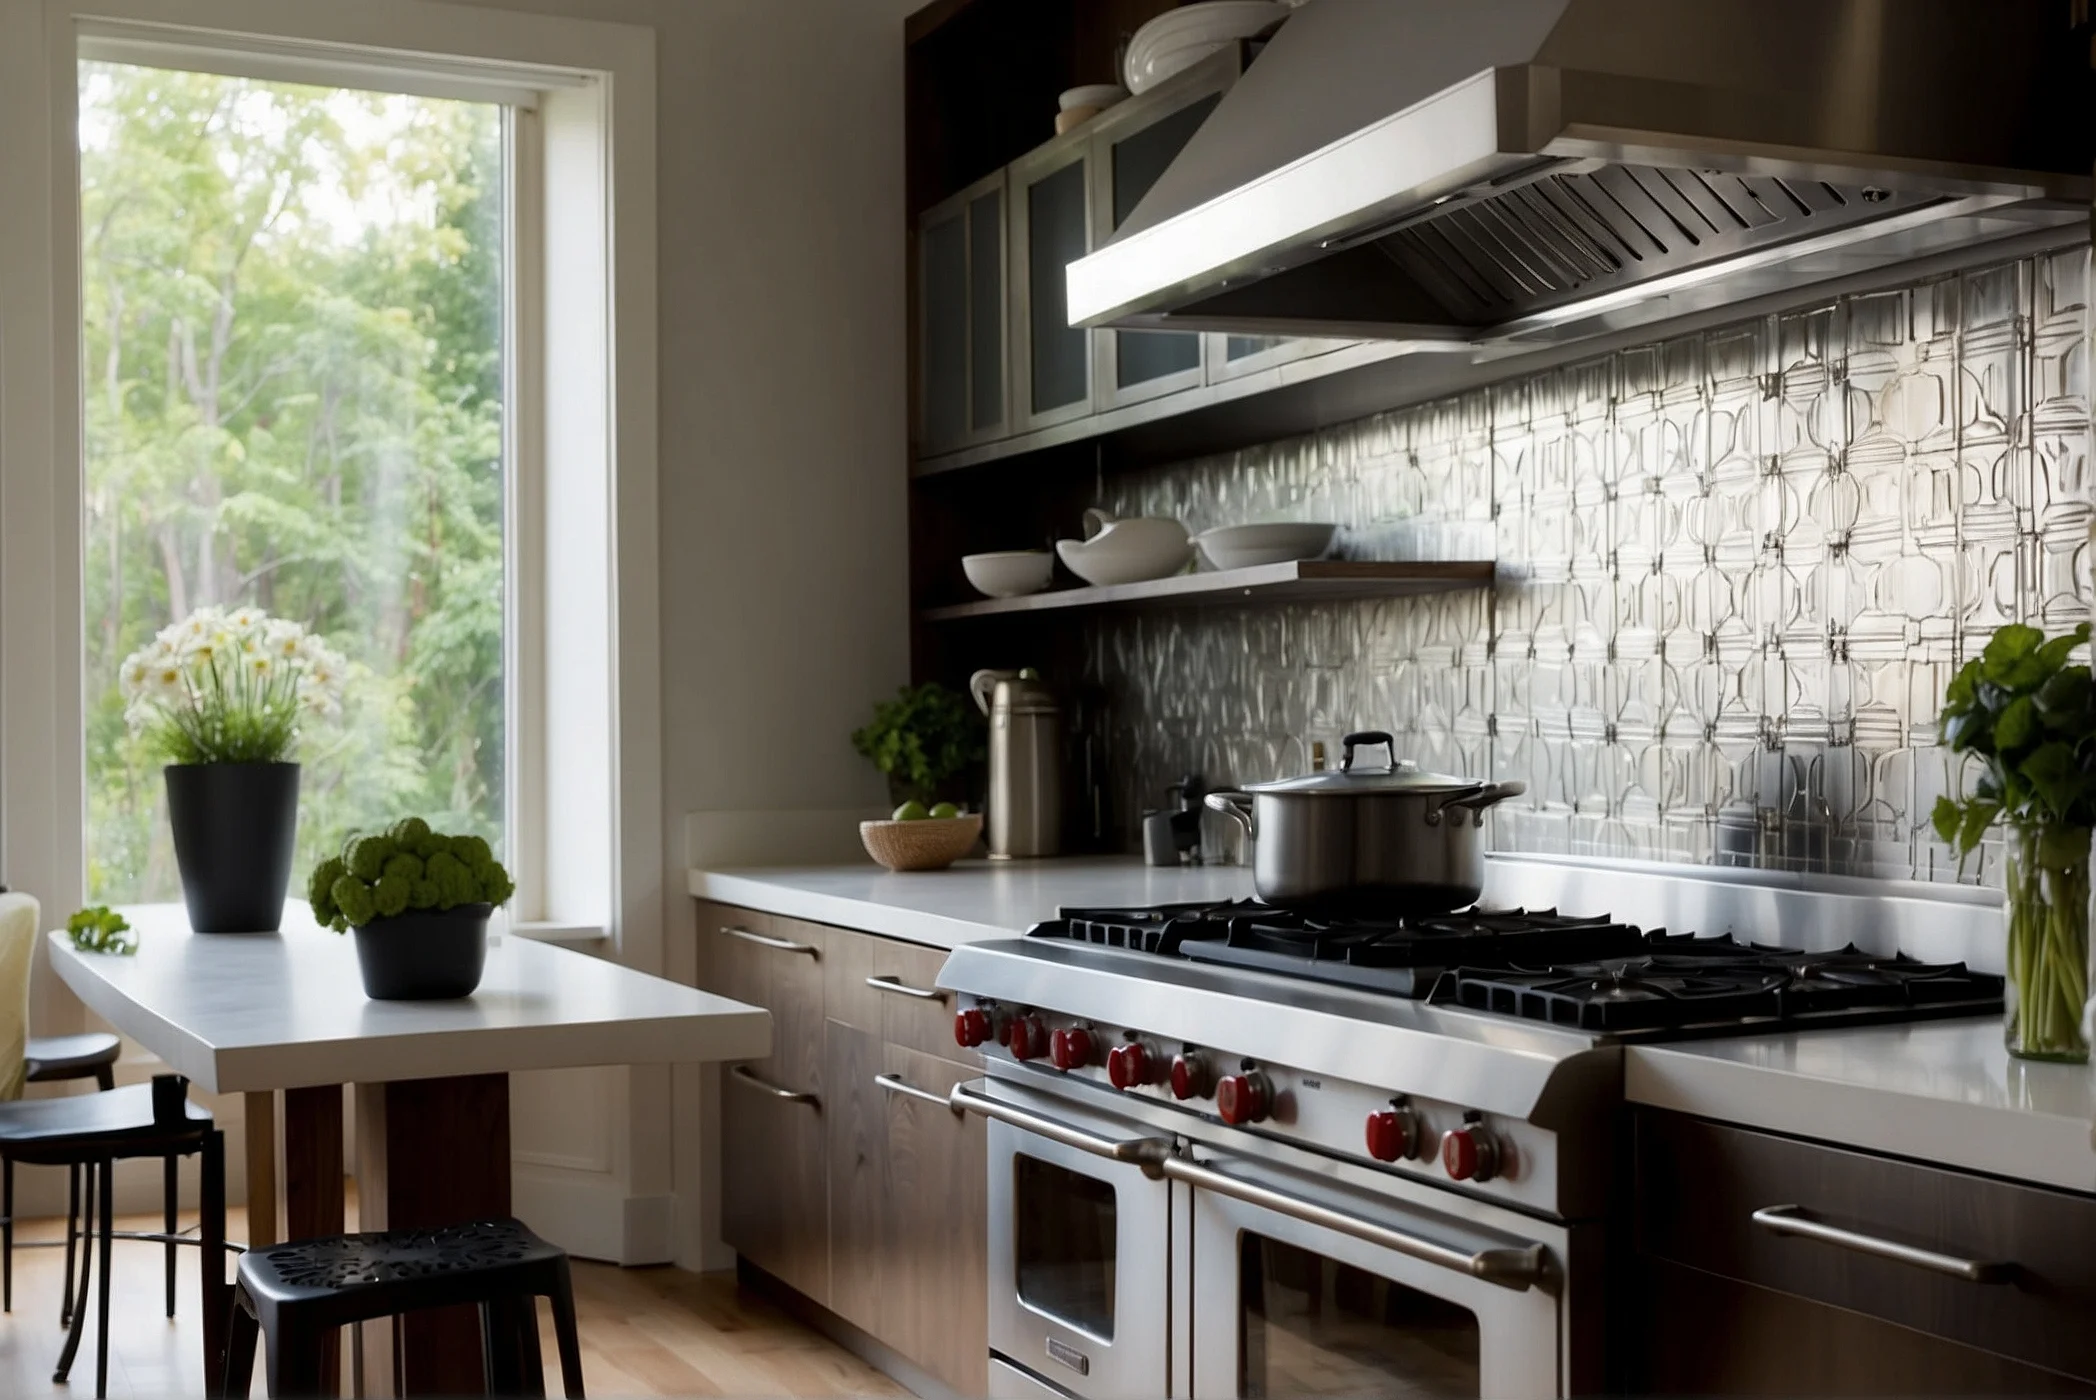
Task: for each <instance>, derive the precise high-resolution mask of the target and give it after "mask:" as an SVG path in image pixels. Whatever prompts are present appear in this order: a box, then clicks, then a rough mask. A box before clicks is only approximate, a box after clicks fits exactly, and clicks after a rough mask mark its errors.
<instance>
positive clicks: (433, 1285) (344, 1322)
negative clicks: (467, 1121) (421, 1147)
mask: <svg viewBox="0 0 2096 1400" xmlns="http://www.w3.org/2000/svg"><path fill="white" fill-rule="evenodd" d="M239 1279H240V1281H239V1285H238V1287H236V1288H235V1289H234V1292H233V1302H234V1310H233V1325H232V1331H231V1333H230V1335H229V1337H228V1344H227V1348H226V1376H225V1385H224V1387H223V1392H222V1393H224V1394H228V1395H245V1394H247V1393H248V1383H249V1379H250V1376H251V1374H252V1371H253V1367H254V1356H255V1346H256V1343H257V1342H258V1341H261V1342H263V1343H264V1344H265V1345H266V1348H267V1354H268V1360H269V1393H270V1394H271V1395H273V1396H289V1395H305V1394H311V1393H314V1392H315V1391H317V1390H318V1389H319V1388H320V1380H321V1376H322V1372H323V1370H324V1369H325V1366H324V1362H323V1361H322V1357H323V1355H324V1354H325V1353H324V1342H323V1339H324V1338H326V1337H328V1336H331V1335H332V1334H333V1332H334V1330H335V1329H336V1328H339V1327H345V1326H348V1325H349V1324H351V1323H357V1322H368V1321H371V1320H372V1319H374V1318H381V1317H393V1316H397V1315H399V1314H402V1313H413V1312H418V1311H420V1310H422V1309H424V1308H441V1307H449V1306H452V1305H455V1304H461V1303H464V1304H476V1305H478V1306H479V1308H480V1319H481V1357H482V1364H483V1375H484V1378H485V1380H486V1382H487V1386H488V1392H489V1393H490V1394H493V1395H517V1394H524V1395H533V1394H536V1395H543V1394H545V1378H544V1374H543V1372H542V1370H541V1363H540V1359H539V1343H538V1320H537V1312H536V1309H535V1307H534V1305H533V1303H532V1300H533V1299H534V1298H546V1299H549V1300H550V1301H551V1302H552V1304H553V1329H554V1336H555V1339H556V1340H557V1341H558V1343H559V1347H560V1369H561V1382H562V1389H563V1390H564V1391H566V1393H567V1394H568V1395H569V1396H570V1397H580V1396H581V1395H582V1393H583V1392H582V1354H581V1349H580V1345H579V1342H578V1339H577V1336H576V1330H575V1299H574V1293H573V1291H572V1289H571V1286H570V1283H569V1277H568V1256H567V1253H566V1251H564V1250H562V1249H560V1248H559V1247H558V1246H555V1245H551V1244H548V1243H546V1241H544V1240H542V1239H540V1238H539V1237H538V1236H537V1235H535V1234H533V1233H532V1232H531V1231H530V1230H528V1229H526V1228H525V1227H524V1224H523V1222H521V1221H518V1220H480V1221H473V1222H470V1223H467V1224H462V1225H449V1226H444V1227H442V1228H438V1229H423V1230H375V1231H367V1232H365V1233H363V1234H356V1235H329V1236H326V1237H323V1238H320V1239H308V1240H294V1241H292V1242H291V1243H289V1244H279V1245H271V1246H269V1247H268V1248H266V1249H252V1250H249V1251H248V1252H247V1253H245V1254H243V1255H241V1256H240V1268H239Z"/></svg>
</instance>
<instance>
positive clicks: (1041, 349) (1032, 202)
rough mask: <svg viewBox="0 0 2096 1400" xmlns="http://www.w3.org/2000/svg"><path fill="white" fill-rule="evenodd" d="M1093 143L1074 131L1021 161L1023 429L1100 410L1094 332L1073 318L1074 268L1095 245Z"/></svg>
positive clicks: (1012, 184) (1018, 297)
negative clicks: (1095, 397)
mask: <svg viewBox="0 0 2096 1400" xmlns="http://www.w3.org/2000/svg"><path fill="white" fill-rule="evenodd" d="M1090 157H1091V145H1090V142H1089V141H1088V140H1086V139H1085V138H1083V137H1082V136H1078V135H1075V134H1073V135H1072V136H1071V137H1068V138H1065V139H1063V140H1059V141H1055V142H1051V143H1050V144H1048V145H1046V146H1043V147H1041V148H1040V149H1039V150H1037V151H1035V152H1033V153H1032V154H1030V155H1027V156H1024V157H1022V158H1020V159H1019V160H1018V161H1015V162H1014V163H1013V164H1012V165H1011V166H1010V167H1009V168H1008V169H1007V172H1006V175H1007V180H1008V182H1009V188H1010V190H1011V225H1012V241H1011V248H1012V253H1011V266H1012V270H1013V274H1014V282H1015V287H1014V295H1013V298H1012V318H1013V325H1012V331H1013V335H1012V349H1013V375H1012V383H1013V391H1014V394H1015V396H1016V401H1015V405H1014V406H1015V408H1016V410H1017V413H1016V427H1017V429H1018V431H1020V432H1027V431H1030V430H1032V429H1035V428H1045V427H1049V426H1051V425H1053V424H1056V423H1062V422H1067V421H1069V420H1070V419H1072V418H1082V417H1084V416H1085V415H1086V414H1088V413H1090V412H1091V411H1092V332H1090V331H1088V330H1084V329H1082V328H1079V327H1072V326H1071V325H1070V310H1069V284H1068V282H1067V281H1066V280H1065V279H1066V269H1067V268H1068V267H1069V265H1070V264H1071V263H1073V262H1076V261H1077V260H1078V259H1079V258H1081V257H1083V256H1084V255H1085V254H1086V253H1089V252H1090V251H1091V249H1092V243H1091V226H1092V208H1091V160H1090Z"/></svg>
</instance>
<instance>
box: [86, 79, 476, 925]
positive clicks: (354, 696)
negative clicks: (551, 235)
mask: <svg viewBox="0 0 2096 1400" xmlns="http://www.w3.org/2000/svg"><path fill="white" fill-rule="evenodd" d="M79 93H80V127H79V130H80V214H81V218H80V227H81V282H82V303H83V304H82V310H83V317H82V349H83V358H84V361H85V365H86V367H87V373H86V376H85V379H86V384H87V389H88V392H87V393H86V394H85V396H84V399H85V407H86V416H85V431H86V451H85V453H84V458H85V510H84V521H83V527H84V541H83V545H84V548H83V552H82V562H83V565H84V568H83V574H84V589H85V613H86V623H87V625H86V627H85V628H84V629H83V641H84V645H85V686H86V706H85V708H86V726H87V745H86V757H87V857H88V864H87V877H88V879H87V883H88V890H87V894H88V898H89V899H91V900H94V901H98V902H110V903H146V902H165V901H172V900H173V899H175V898H176V897H177V895H178V893H179V885H178V882H177V880H176V878H175V870H174V859H173V850H172V842H171V840H170V838H169V828H168V822H167V817H166V812H165V799H164V793H163V786H162V782H161V778H160V772H159V765H158V763H157V762H156V761H154V758H153V756H152V755H150V754H148V753H146V752H144V750H143V749H142V747H141V745H140V743H139V741H137V740H136V739H134V738H132V737H130V736H129V734H128V732H127V728H126V725H125V721H124V701H123V697H122V695H121V694H120V693H119V688H118V685H117V679H118V671H119V668H120V666H121V663H122V659H123V657H124V656H125V655H127V654H128V653H130V652H131V651H133V650H134V649H136V648H138V647H140V646H143V645H145V644H146V643H147V642H148V641H150V639H151V638H152V636H153V634H154V633H155V632H157V631H158V630H159V629H161V628H163V627H165V626H167V625H168V624H170V623H172V622H177V621H179V620H181V619H183V618H185V617H187V616H189V614H190V613H191V611H192V610H193V609H197V608H202V607H212V606H215V607H219V608H222V609H228V610H231V609H240V608H260V609H262V610H264V611H266V612H268V613H270V614H272V615H274V616H277V617H283V618H288V619H290V620H291V621H294V622H298V623H300V624H302V625H304V626H306V627H307V628H309V629H310V630H312V631H314V632H316V633H318V634H320V635H321V636H322V637H323V638H324V639H325V640H326V641H327V642H328V643H329V644H330V645H332V646H333V647H334V648H335V649H336V650H337V651H339V652H341V653H342V654H343V655H344V656H345V657H346V658H347V660H348V662H349V672H348V677H347V681H346V696H345V702H344V706H343V711H342V713H341V714H340V715H339V716H335V717H316V718H314V719H313V720H311V721H309V722H308V723H307V724H306V726H305V733H304V736H303V738H302V741H301V744H300V747H299V750H298V752H297V754H296V757H297V758H298V759H299V760H300V761H301V763H302V764H303V773H302V780H303V781H302V783H301V794H300V822H299V855H298V860H297V864H296V867H295V868H297V869H299V870H305V869H310V868H311V866H312V865H313V864H314V863H315V862H316V861H317V860H319V859H320V858H321V857H322V856H323V855H324V854H326V853H328V852H330V851H332V850H333V849H335V848H337V847H338V846H339V843H340V842H341V840H342V838H343V836H344V835H345V834H346V833H349V832H353V831H359V830H373V829H377V828H382V827H384V826H387V825H389V824H390V823H392V822H393V821H394V820H396V819H398V818H399V817H400V816H402V815H405V814H408V813H419V814H422V815H425V816H427V817H428V818H430V820H431V821H432V822H434V823H436V824H437V825H438V826H439V827H440V828H441V829H443V830H447V831H472V832H478V833H480V834H482V835H484V836H486V837H487V838H488V839H489V840H490V841H491V842H492V843H493V844H494V845H495V846H496V847H497V849H498V850H500V849H501V847H502V836H503V832H504V828H505V825H506V823H505V821H504V816H505V810H504V808H505V801H506V798H507V795H508V793H509V790H510V786H511V784H510V778H509V763H508V755H509V745H508V737H507V734H506V719H507V712H508V703H507V702H508V667H507V665H506V664H505V662H506V654H507V645H506V644H507V639H508V635H509V632H510V620H509V612H510V608H509V594H510V590H509V588H508V587H507V573H508V567H507V561H506V558H505V550H504V545H505V537H506V534H507V529H506V524H507V516H508V510H507V505H508V500H509V497H510V495H511V489H510V486H511V483H512V481H513V480H514V479H515V475H516V463H515V461H514V451H513V449H514V446H515V435H514V433H513V432H512V431H510V425H509V418H508V413H507V408H508V403H507V396H506V394H505V389H506V387H507V383H508V379H509V375H508V372H507V361H508V355H507V353H506V341H507V339H508V337H507V335H506V324H505V323H506V322H507V321H508V319H509V317H508V315H507V314H506V308H507V306H508V304H509V296H508V293H509V291H510V288H509V287H508V286H507V285H506V281H507V269H508V267H509V264H510V258H509V257H508V250H509V247H510V244H511V237H510V229H511V225H512V222H513V210H512V207H511V203H510V200H509V199H508V186H509V184H510V181H509V179H508V177H507V170H506V167H507V166H508V164H509V163H510V157H511V149H512V145H513V139H512V138H513V136H514V130H513V127H514V118H513V114H514V112H515V111H516V109H515V108H513V107H509V106H506V105H503V104H499V103H494V102H476V101H461V100H455V99H447V98H439V97H423V96H414V95H409V94H405V93H383V92H374V91H366V90H360V89H357V88H349V87H323V86H317V85H309V84H295V83H281V82H270V81H266V80H263V79H257V78H247V77H238V76H229V75H225V74H219V73H200V72H187V71H182V70H178V69H172V68H161V67H150V66H146V65H142V64H132V63H109V62H99V61H95V60H92V59H90V60H87V61H84V62H83V63H82V64H81V65H80V83H79Z"/></svg>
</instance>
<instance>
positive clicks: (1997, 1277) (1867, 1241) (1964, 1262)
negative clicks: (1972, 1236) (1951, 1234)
mask: <svg viewBox="0 0 2096 1400" xmlns="http://www.w3.org/2000/svg"><path fill="white" fill-rule="evenodd" d="M1753 1218H1754V1223H1755V1224H1756V1225H1759V1226H1761V1227H1762V1228H1763V1229H1764V1230H1768V1231H1771V1232H1772V1233H1774V1234H1778V1235H1795V1236H1797V1237H1798V1238H1799V1239H1806V1240H1818V1241H1819V1242H1820V1243H1821V1244H1831V1245H1833V1246H1835V1247H1836V1248H1837V1249H1850V1250H1854V1251H1855V1252H1856V1253H1858V1254H1868V1255H1871V1256H1872V1257H1874V1258H1878V1259H1890V1260H1891V1261H1892V1262H1893V1263H1895V1264H1907V1265H1911V1266H1912V1267H1914V1268H1917V1269H1927V1270H1928V1271H1929V1272H1930V1273H1932V1274H1948V1275H1950V1277H1952V1278H1961V1279H1964V1280H1965V1281H1966V1282H1968V1283H2005V1282H2007V1281H2008V1279H2009V1276H2010V1275H2011V1274H2013V1273H2015V1271H2016V1266H2015V1265H2014V1264H2005V1263H2001V1262H1999V1261H1996V1260H1988V1259H1960V1258H1959V1257H1958V1256H1957V1255H1955V1254H1938V1253H1936V1251H1934V1250H1933V1249H1920V1248H1917V1247H1915V1246H1914V1245H1911V1244H1900V1243H1899V1242H1898V1241H1896V1240H1881V1239H1879V1238H1878V1237H1877V1236H1875V1235H1859V1234H1857V1233H1856V1232H1855V1231H1853V1230H1844V1229H1842V1228H1840V1227H1839V1226H1836V1225H1828V1224H1826V1223H1825V1222H1823V1221H1819V1220H1814V1219H1813V1218H1812V1217H1811V1216H1809V1215H1807V1214H1805V1208H1804V1207H1803V1206H1763V1207H1762V1208H1761V1209H1760V1210H1757V1211H1755V1212H1754V1217H1753Z"/></svg>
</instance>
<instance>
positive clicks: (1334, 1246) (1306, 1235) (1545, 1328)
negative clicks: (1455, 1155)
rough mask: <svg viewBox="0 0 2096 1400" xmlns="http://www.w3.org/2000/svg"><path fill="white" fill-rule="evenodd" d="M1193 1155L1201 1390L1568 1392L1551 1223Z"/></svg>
mask: <svg viewBox="0 0 2096 1400" xmlns="http://www.w3.org/2000/svg"><path fill="white" fill-rule="evenodd" d="M1186 1160H1187V1165H1185V1166H1183V1167H1175V1168H1174V1169H1173V1175H1174V1176H1175V1177H1176V1178H1177V1179H1179V1180H1182V1181H1185V1182H1186V1183H1187V1184H1188V1185H1190V1186H1193V1187H1194V1191H1193V1203H1192V1217H1193V1228H1192V1234H1193V1249H1192V1254H1193V1275H1194V1284H1193V1312H1194V1341H1193V1378H1192V1379H1193V1393H1194V1395H1195V1396H1197V1397H1224V1396H1229V1397H1237V1396H1245V1397H1253V1396H1307V1395H1349V1396H1371V1395H1373V1396H1392V1395H1403V1396H1495V1397H1498V1396H1505V1397H1517V1396H1547V1395H1557V1394H1559V1393H1560V1390H1559V1374H1558V1366H1559V1341H1560V1338H1559V1328H1560V1314H1561V1309H1560V1303H1561V1301H1562V1294H1563V1288H1562V1282H1561V1281H1562V1277H1563V1274H1562V1270H1561V1269H1560V1268H1559V1267H1558V1265H1557V1256H1556V1255H1555V1254H1554V1253H1553V1251H1552V1249H1550V1248H1549V1247H1546V1245H1545V1244H1543V1243H1541V1242H1540V1241H1539V1238H1538V1237H1539V1236H1541V1235H1547V1234H1551V1233H1552V1232H1551V1227H1549V1226H1546V1225H1541V1224H1539V1223H1537V1222H1532V1221H1528V1220H1526V1219H1525V1218H1524V1217H1520V1216H1516V1215H1513V1214H1512V1213H1510V1212H1506V1211H1502V1210H1499V1209H1498V1208H1496V1207H1486V1206H1478V1205H1476V1204H1475V1203H1472V1202H1469V1201H1466V1200H1461V1199H1459V1198H1453V1197H1451V1200H1450V1202H1449V1205H1450V1207H1451V1212H1452V1213H1442V1212H1440V1211H1438V1210H1434V1209H1432V1208H1430V1207H1428V1206H1426V1205H1423V1204H1413V1203H1412V1202H1410V1201H1407V1200H1403V1199H1399V1198H1397V1197H1395V1196H1394V1195H1392V1194H1390V1193H1388V1192H1385V1191H1381V1190H1378V1191H1376V1192H1374V1193H1371V1192H1370V1191H1368V1190H1365V1189H1362V1186H1361V1185H1357V1184H1349V1183H1348V1182H1346V1181H1344V1180H1340V1179H1336V1178H1335V1177H1334V1176H1323V1175H1320V1176H1311V1175H1309V1174H1307V1173H1303V1172H1296V1171H1289V1170H1287V1169H1286V1168H1280V1167H1273V1166H1269V1165H1266V1164H1263V1163H1262V1164H1259V1165H1254V1164H1251V1163H1248V1162H1229V1161H1225V1160H1222V1159H1218V1158H1216V1157H1215V1156H1213V1155H1212V1154H1210V1153H1208V1152H1206V1151H1197V1152H1196V1153H1194V1154H1192V1158H1191V1159H1186ZM1349 1170H1352V1169H1349ZM1453 1212H1461V1213H1460V1214H1457V1213H1453ZM1480 1217H1484V1218H1486V1219H1490V1220H1491V1221H1492V1224H1491V1225H1486V1224H1482V1223H1481V1222H1480ZM1501 1226H1503V1227H1506V1228H1496V1227H1501ZM1552 1243H1555V1244H1561V1243H1562V1241H1560V1240H1556V1239H1554V1238H1553V1240H1552Z"/></svg>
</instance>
